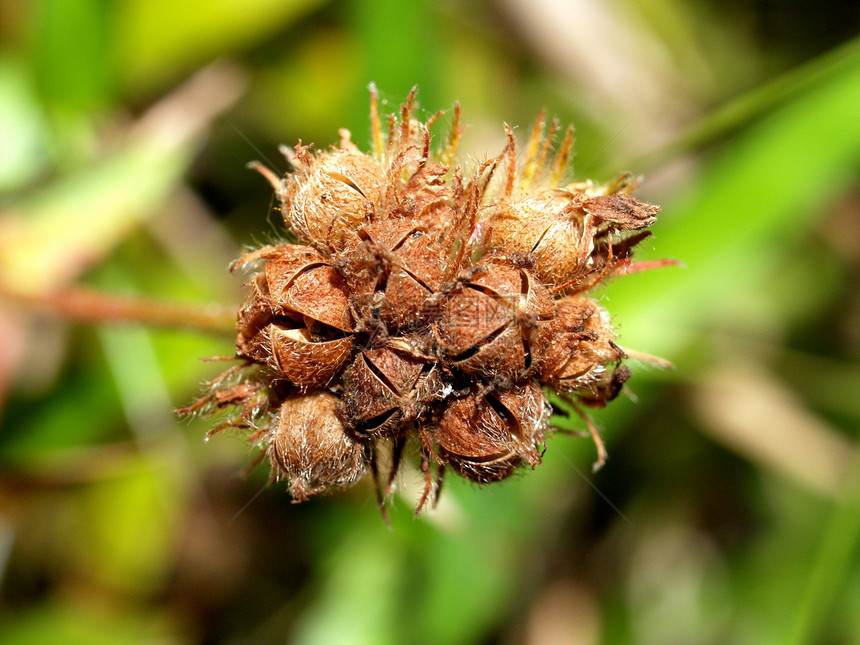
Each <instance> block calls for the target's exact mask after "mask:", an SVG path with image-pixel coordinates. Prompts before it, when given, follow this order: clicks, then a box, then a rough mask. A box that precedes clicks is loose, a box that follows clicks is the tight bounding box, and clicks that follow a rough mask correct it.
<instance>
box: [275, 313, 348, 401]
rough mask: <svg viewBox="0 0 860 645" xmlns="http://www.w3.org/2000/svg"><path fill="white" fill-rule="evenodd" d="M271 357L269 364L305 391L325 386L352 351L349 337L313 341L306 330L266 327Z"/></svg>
mask: <svg viewBox="0 0 860 645" xmlns="http://www.w3.org/2000/svg"><path fill="white" fill-rule="evenodd" d="M267 330H268V337H269V346H270V347H271V358H270V359H269V361H268V362H269V365H270V366H271V367H272V368H273V369H274V371H275V372H276V373H277V374H278V375H279V376H281V377H283V378H285V379H286V380H288V381H289V382H290V383H292V384H293V385H295V386H297V387H299V388H301V389H302V390H307V389H310V388H319V387H323V386H325V385H328V384H329V383H330V382H331V381H332V380H333V379H334V377H335V376H337V374H338V372H340V370H341V368H342V367H343V366H344V364H345V363H346V362H347V360H349V356H350V354H351V352H352V336H345V337H343V338H335V339H332V340H315V339H314V338H313V337H312V336H311V334H310V332H309V331H308V330H307V329H288V328H285V327H282V326H280V325H276V324H271V325H269V326H268V327H267Z"/></svg>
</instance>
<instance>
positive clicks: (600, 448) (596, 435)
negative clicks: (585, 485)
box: [565, 397, 609, 473]
mask: <svg viewBox="0 0 860 645" xmlns="http://www.w3.org/2000/svg"><path fill="white" fill-rule="evenodd" d="M565 399H566V400H567V401H569V402H570V403H571V405H572V407H573V409H574V411H575V412H576V413H577V414H578V415H579V418H581V419H582V420H583V421H584V422H585V425H586V426H587V427H588V432H589V434H590V435H591V440H592V441H594V447H595V448H596V449H597V460H596V461H595V462H594V463H593V464H592V466H591V472H593V473H596V472H597V471H598V470H600V469H601V468H603V465H604V464H605V463H606V459H607V457H609V454H608V453H607V452H606V445H605V444H604V443H603V438H602V437H601V436H600V432H598V430H597V426H595V425H594V422H593V421H592V420H591V419H590V418H589V417H588V415H587V414H586V413H585V410H583V409H582V408H581V407H580V406H579V404H578V403H576V402H575V401H573V400H572V399H569V398H567V397H565Z"/></svg>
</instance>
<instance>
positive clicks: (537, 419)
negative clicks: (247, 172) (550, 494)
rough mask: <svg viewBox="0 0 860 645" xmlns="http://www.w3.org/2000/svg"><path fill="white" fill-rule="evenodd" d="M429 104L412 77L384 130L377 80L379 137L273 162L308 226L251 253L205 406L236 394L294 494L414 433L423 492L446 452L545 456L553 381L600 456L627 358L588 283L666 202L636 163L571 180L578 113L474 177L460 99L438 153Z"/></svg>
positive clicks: (359, 467)
mask: <svg viewBox="0 0 860 645" xmlns="http://www.w3.org/2000/svg"><path fill="white" fill-rule="evenodd" d="M413 110H414V92H413V94H410V96H409V99H408V100H407V101H406V103H405V104H404V105H403V106H402V108H401V110H400V113H399V115H398V116H392V117H391V119H390V120H389V127H388V133H387V136H385V135H383V132H382V130H383V129H382V124H381V122H380V120H379V115H378V104H377V101H376V98H375V94H373V95H372V108H371V114H372V118H371V120H372V123H371V133H372V136H373V154H372V155H369V154H363V153H361V152H360V151H359V150H358V149H357V148H356V147H355V146H354V145H353V144H352V143H351V142H350V140H349V133H348V132H346V131H341V141H340V146H339V148H338V149H335V150H329V151H326V152H319V153H311V151H310V149H309V147H307V146H302V145H299V146H297V147H296V149H295V152H290V153H289V155H288V156H289V158H290V161H291V162H292V164H293V166H294V169H295V171H294V172H293V173H292V174H291V175H290V176H288V177H287V178H285V179H283V180H279V179H277V178H276V177H274V176H273V175H271V173H268V172H265V173H264V174H266V176H267V177H268V178H269V180H270V182H271V183H272V184H273V185H274V187H275V189H276V191H277V196H278V198H279V199H280V200H281V203H282V211H283V216H284V220H285V221H286V223H287V225H288V226H289V227H290V228H291V229H292V230H293V232H294V233H295V234H296V235H297V236H298V237H299V239H301V240H302V241H303V242H304V244H301V245H291V244H282V245H275V246H268V247H264V248H262V249H259V250H257V251H254V252H251V253H248V254H247V255H245V256H244V257H243V258H242V259H241V260H239V261H238V262H237V263H236V265H235V266H234V268H235V267H237V266H243V267H254V268H256V270H257V271H258V273H257V274H256V275H255V276H254V277H253V278H252V279H251V280H250V283H249V286H250V293H249V295H248V298H247V300H246V302H245V304H244V305H243V307H242V308H241V310H240V311H239V314H238V319H237V327H236V329H237V338H236V356H237V357H238V358H240V359H242V364H241V365H238V366H236V367H234V368H231V369H230V370H228V371H227V372H226V373H225V374H224V375H222V376H221V377H219V378H218V379H216V381H215V382H214V383H213V384H212V386H211V388H210V392H209V394H208V395H206V396H204V397H203V398H202V399H200V400H199V401H198V402H197V403H195V404H194V405H192V406H190V408H189V410H211V409H216V408H223V407H230V406H233V407H234V412H233V413H232V415H231V416H230V418H229V419H228V421H227V422H225V423H224V424H222V426H219V428H218V429H222V428H238V429H244V430H246V431H247V432H248V434H249V440H251V441H257V440H259V439H261V438H265V439H266V440H268V456H269V459H270V462H271V464H272V467H273V470H274V472H275V475H276V476H277V477H278V478H282V479H285V480H286V481H287V482H288V486H289V489H290V492H291V494H292V495H293V497H294V498H295V499H296V500H297V501H302V500H304V499H306V498H307V497H309V496H310V495H313V494H316V493H319V492H323V491H325V490H328V489H331V488H334V487H341V486H348V485H350V484H352V483H354V482H355V481H356V480H357V479H358V478H359V477H361V475H362V474H363V473H364V471H365V468H366V466H367V465H369V466H370V467H371V468H370V470H371V471H372V472H373V474H374V477H378V475H379V469H378V464H377V463H376V448H377V446H378V444H379V442H381V441H386V442H390V443H391V444H392V445H393V448H394V450H393V453H392V454H393V455H394V458H393V460H392V465H391V470H390V472H389V474H388V482H389V485H388V486H386V487H385V490H386V491H388V490H389V489H390V487H391V486H390V484H391V482H392V481H393V478H394V475H395V473H396V471H397V467H398V465H399V459H400V456H401V455H402V454H404V451H403V448H404V444H405V443H406V442H407V441H416V442H417V443H418V445H419V451H420V454H421V461H422V467H423V470H424V472H425V473H426V476H427V480H426V488H425V492H424V495H423V497H422V502H421V504H423V500H426V499H427V498H428V497H429V496H430V492H431V490H432V471H433V469H434V468H435V469H436V471H437V473H439V476H440V477H441V474H442V472H444V469H445V467H446V466H450V467H451V468H452V469H453V470H455V471H456V472H458V473H460V474H461V475H463V476H465V477H468V478H469V479H472V480H473V481H477V482H481V483H485V482H492V481H497V480H500V479H504V478H505V477H507V476H508V475H510V474H511V473H512V472H513V471H514V470H515V469H516V468H517V467H518V466H520V465H522V464H528V465H531V466H532V467H534V466H536V465H537V464H539V463H540V461H541V456H542V452H541V451H540V449H539V445H540V444H541V443H542V442H543V441H544V438H545V433H546V431H547V430H546V427H545V424H546V419H547V416H548V405H547V403H546V400H545V399H544V396H543V392H542V390H541V387H542V386H546V387H548V388H552V389H554V390H556V392H558V393H559V394H560V395H561V396H563V397H567V398H568V399H569V400H570V401H571V403H573V404H574V407H575V409H576V410H577V411H578V412H579V413H580V414H581V415H582V417H583V420H584V421H585V423H586V425H587V427H588V429H589V432H591V434H592V436H593V437H594V439H595V442H596V444H597V447H598V456H599V462H600V463H602V461H603V459H604V457H605V451H604V450H603V446H602V443H601V442H600V439H599V436H598V435H597V431H596V429H595V427H594V424H592V423H591V422H590V421H589V420H588V417H587V416H586V415H585V413H584V412H583V410H582V406H581V405H579V404H583V405H587V406H594V407H601V406H603V405H606V404H607V402H608V401H610V400H612V399H613V398H615V397H616V396H617V395H618V394H619V392H620V391H621V389H622V386H623V384H624V382H625V381H626V380H627V379H628V378H629V376H630V371H629V369H628V368H627V367H626V366H624V365H622V364H621V362H622V360H623V359H624V358H625V354H624V352H623V351H622V350H621V349H620V347H619V346H618V345H616V344H615V332H614V330H613V329H612V325H611V323H610V318H609V315H608V314H607V313H606V312H605V311H604V310H603V309H602V308H601V307H600V306H599V305H598V304H597V303H596V302H595V301H593V300H589V299H587V298H586V297H584V296H583V295H581V294H584V293H585V292H587V291H588V290H589V289H590V288H591V287H593V286H595V285H597V284H598V283H599V282H600V281H601V280H603V279H604V278H606V277H608V276H611V275H613V274H617V273H622V272H623V271H622V270H623V269H624V268H625V267H626V266H627V263H628V262H629V258H630V256H631V254H632V252H633V248H634V247H635V246H636V244H637V243H638V242H640V241H641V240H643V239H644V238H645V237H646V236H647V235H648V232H647V231H645V230H643V229H645V228H647V227H648V226H650V225H651V224H652V223H653V221H654V218H655V216H656V213H657V207H656V206H652V205H650V204H645V203H643V202H640V201H638V200H636V199H635V198H633V197H631V196H630V195H629V194H627V193H628V192H630V190H632V188H633V187H634V185H635V181H633V180H631V179H630V178H629V177H626V176H623V177H621V178H619V179H617V180H615V181H614V182H612V183H611V184H609V185H607V186H595V185H594V184H592V183H591V182H587V181H586V182H580V183H576V184H566V185H562V178H563V175H564V173H565V168H566V163H567V160H568V158H569V156H570V148H571V145H572V141H573V135H572V131H571V130H568V132H567V134H566V135H565V138H564V140H563V141H562V143H561V146H560V148H559V151H558V153H557V155H555V158H554V159H550V157H551V156H552V155H550V147H551V146H550V140H551V138H552V135H553V133H554V132H555V129H556V126H555V125H553V126H551V128H550V131H549V134H547V135H546V136H544V125H545V124H544V121H543V117H541V118H539V120H538V124H537V125H536V127H535V129H534V131H533V133H532V138H531V141H530V142H529V144H528V145H527V147H526V150H525V155H524V159H523V161H522V163H521V164H520V167H518V166H517V150H516V142H515V140H514V137H513V131H512V130H511V129H510V128H507V134H508V144H507V146H506V147H505V149H504V150H503V151H502V153H501V155H500V156H499V157H498V158H496V159H490V160H487V161H486V162H484V163H483V164H481V165H480V166H479V167H478V168H477V169H476V170H475V172H474V174H473V175H472V176H471V177H464V173H463V171H462V170H461V169H460V168H457V167H453V168H452V167H451V165H450V164H451V161H452V160H453V158H454V152H455V150H456V147H457V144H458V142H459V139H460V134H461V128H460V125H459V108H456V109H455V113H454V123H453V126H452V130H451V135H450V138H449V140H448V144H447V146H446V147H445V148H444V150H442V151H441V152H439V153H438V154H436V153H434V152H433V149H432V146H431V140H430V131H429V128H430V124H429V123H427V124H424V123H420V122H418V121H416V120H415V119H414V118H413ZM502 172H504V177H503V181H502V182H498V181H493V178H494V175H496V173H502ZM500 183H501V187H500V188H498V189H497V188H496V186H497V184H500ZM494 191H495V192H494ZM565 294H568V295H565ZM321 388H327V389H326V390H325V391H321ZM377 484H378V485H379V482H377ZM378 488H379V486H378ZM379 497H380V500H382V499H383V497H384V494H383V493H382V491H381V490H380V492H379ZM421 504H419V507H420V506H421Z"/></svg>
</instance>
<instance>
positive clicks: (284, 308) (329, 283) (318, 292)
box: [266, 246, 353, 331]
mask: <svg viewBox="0 0 860 645" xmlns="http://www.w3.org/2000/svg"><path fill="white" fill-rule="evenodd" d="M286 248H287V249H296V251H295V252H292V251H291V250H290V251H285V253H284V256H283V257H281V258H279V259H277V260H270V261H269V262H268V263H267V264H266V282H267V284H268V288H269V298H270V301H271V307H272V310H273V311H275V312H277V313H279V314H282V315H287V316H291V317H293V318H295V319H297V320H304V321H305V324H306V325H307V324H308V321H307V319H310V320H312V321H316V322H319V323H322V324H324V325H328V326H329V327H333V328H335V329H339V330H341V331H351V330H352V327H353V324H352V316H351V315H350V313H349V291H348V290H347V288H346V284H345V283H344V281H343V278H341V277H340V275H339V274H338V273H337V271H335V270H334V268H332V267H331V266H330V265H329V264H328V263H327V262H325V260H324V259H323V258H322V256H321V255H320V254H319V253H317V252H316V251H314V250H313V249H310V248H308V247H289V246H288V247H286ZM308 326H311V325H308Z"/></svg>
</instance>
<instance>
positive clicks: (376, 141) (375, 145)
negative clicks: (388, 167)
mask: <svg viewBox="0 0 860 645" xmlns="http://www.w3.org/2000/svg"><path fill="white" fill-rule="evenodd" d="M369 89H370V145H371V150H372V151H373V156H374V157H376V158H377V159H379V158H380V157H382V153H383V151H384V149H385V148H384V146H383V143H382V123H381V121H380V119H379V92H378V91H377V89H376V83H371V84H370V87H369Z"/></svg>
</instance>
